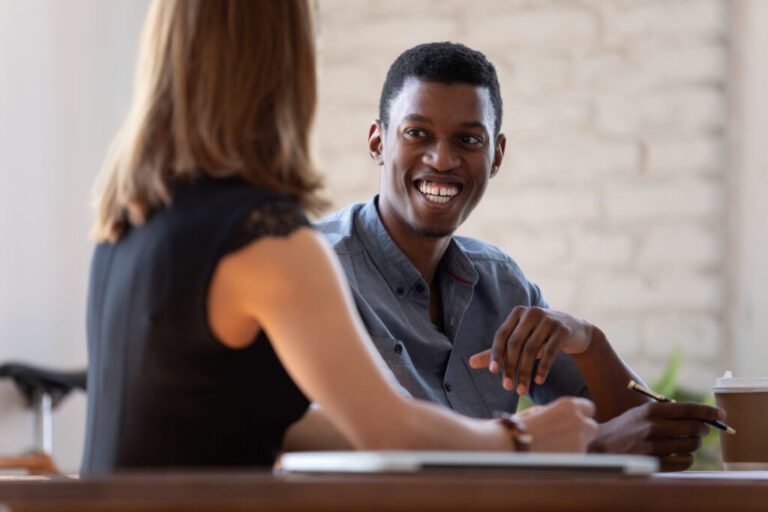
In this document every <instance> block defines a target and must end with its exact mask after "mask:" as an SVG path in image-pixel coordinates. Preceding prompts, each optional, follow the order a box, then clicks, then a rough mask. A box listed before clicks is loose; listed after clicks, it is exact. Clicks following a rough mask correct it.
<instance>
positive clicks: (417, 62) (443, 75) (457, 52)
mask: <svg viewBox="0 0 768 512" xmlns="http://www.w3.org/2000/svg"><path fill="white" fill-rule="evenodd" d="M409 77H414V78H417V79H418V80H422V81H425V82H437V83H441V84H449V85H450V84H454V83H463V84H470V85H476V86H481V87H487V88H488V91H489V92H490V96H491V104H492V105H493V111H494V114H495V121H494V127H493V128H494V131H495V133H494V135H498V134H499V130H500V129H501V92H500V91H499V78H498V77H497V76H496V68H494V67H493V64H491V63H490V61H489V60H488V59H487V58H486V57H485V55H483V54H482V53H480V52H478V51H477V50H473V49H471V48H468V47H466V46H464V45H463V44H458V43H449V42H445V43H426V44H420V45H418V46H414V47H413V48H411V49H410V50H406V51H404V52H403V53H401V54H400V56H399V57H398V58H397V59H395V62H393V63H392V65H391V66H390V67H389V71H388V72H387V78H386V80H384V87H383V88H382V90H381V98H380V99H379V119H380V120H381V122H382V123H383V124H384V126H385V127H386V126H388V125H389V108H390V103H392V100H393V99H394V98H395V97H396V96H397V95H398V94H399V93H400V91H401V90H402V88H403V84H404V83H405V80H406V79H407V78H409Z"/></svg>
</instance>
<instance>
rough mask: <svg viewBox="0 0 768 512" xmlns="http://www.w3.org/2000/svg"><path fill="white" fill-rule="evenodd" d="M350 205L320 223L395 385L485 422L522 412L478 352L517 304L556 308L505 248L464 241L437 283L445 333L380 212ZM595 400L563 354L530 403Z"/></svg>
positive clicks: (454, 246)
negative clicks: (473, 359) (475, 360)
mask: <svg viewBox="0 0 768 512" xmlns="http://www.w3.org/2000/svg"><path fill="white" fill-rule="evenodd" d="M376 201H377V197H374V198H373V199H371V201H369V202H368V203H367V204H355V205H352V206H349V207H347V208H345V209H343V210H341V211H339V212H337V213H335V214H333V215H331V216H330V217H327V218H325V219H323V220H322V221H320V222H318V223H317V224H316V227H317V228H318V229H319V230H320V231H321V232H322V233H324V234H325V236H326V237H327V238H328V240H329V241H330V243H331V244H332V245H333V248H334V249H335V251H336V254H337V255H338V257H339V259H340V260H341V264H342V266H343V267H344V270H345V272H346V275H347V279H348V280H349V284H350V287H351V288H352V293H353V295H354V298H355V301H356V302H357V307H358V310H359V312H360V315H361V316H362V318H363V321H364V322H365V325H366V327H367V328H368V332H369V334H370V335H371V338H372V339H373V342H374V343H375V344H376V348H378V350H379V352H380V353H381V355H382V357H383V358H384V360H385V361H386V363H387V365H388V366H389V368H390V370H391V372H392V374H393V377H394V380H395V381H396V382H397V383H399V385H400V386H401V389H403V390H404V392H406V393H407V394H409V395H411V396H413V397H415V398H421V399H425V400H430V401H432V402H437V403H440V404H443V405H445V406H448V407H450V408H452V409H454V410H455V411H458V412H460V413H463V414H466V415H468V416H474V417H478V418H488V417H491V416H492V414H493V413H494V411H500V410H503V411H511V412H514V411H515V409H516V407H517V401H518V397H517V394H516V393H515V392H514V391H506V390H504V389H503V388H502V386H501V376H500V374H496V375H494V374H491V373H490V372H489V371H488V370H487V369H479V370H473V369H471V368H470V367H469V361H468V359H469V357H470V356H471V355H472V354H475V353H477V352H480V351H482V350H485V349H487V348H490V346H491V343H492V342H493V337H494V334H495V333H496V330H497V329H498V328H499V327H500V326H501V324H502V322H503V321H504V320H505V319H506V318H507V316H508V315H509V313H510V312H511V311H512V309H513V308H514V307H515V306H518V305H523V306H540V307H547V303H546V301H545V300H544V298H543V297H542V296H541V292H540V291H539V288H538V286H536V285H535V284H533V283H531V282H530V281H528V280H527V279H526V278H525V276H524V275H523V273H522V271H521V270H520V268H519V267H518V266H517V264H516V263H515V262H514V261H513V260H512V258H510V257H509V256H508V255H507V254H505V253H504V252H502V251H501V250H500V249H498V248H497V247H495V246H493V245H491V244H488V243H486V242H482V241H480V240H475V239H472V238H467V237H460V236H455V237H453V238H452V240H451V242H450V244H449V246H448V249H447V250H446V252H445V255H444V256H443V259H442V261H441V263H440V265H439V267H438V270H437V273H436V275H435V278H436V279H437V283H438V284H439V287H440V292H441V294H442V303H443V316H444V319H443V330H444V332H440V331H439V330H438V329H437V328H436V327H435V326H434V325H433V324H432V321H431V320H430V316H429V286H427V283H426V282H425V281H424V280H423V279H422V277H421V274H420V273H419V271H418V270H416V268H415V267H414V266H413V264H412V263H411V262H410V260H408V258H407V257H406V256H405V255H404V254H403V253H402V251H401V250H400V248H399V247H398V246H397V245H396V244H395V242H394V241H393V240H392V238H391V237H390V236H389V233H388V232H387V230H386V229H385V228H384V224H382V222H381V219H380V218H379V214H378V211H377V208H376ZM565 395H571V396H589V395H588V391H587V387H586V384H585V383H584V380H583V378H582V376H581V373H580V372H579V370H578V369H577V368H576V365H575V364H574V362H573V360H572V359H571V358H570V357H569V356H567V355H565V354H559V355H558V357H557V359H556V360H555V363H554V365H553V367H552V369H551V370H550V374H549V377H548V378H547V382H546V383H545V384H544V385H541V386H536V385H534V386H533V387H532V389H531V397H532V398H533V400H534V402H536V403H540V404H541V403H547V402H550V401H552V400H554V399H555V398H557V397H560V396H565Z"/></svg>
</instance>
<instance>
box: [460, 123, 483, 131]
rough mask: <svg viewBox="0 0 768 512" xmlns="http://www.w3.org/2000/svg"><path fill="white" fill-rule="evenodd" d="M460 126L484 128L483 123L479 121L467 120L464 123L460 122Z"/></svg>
mask: <svg viewBox="0 0 768 512" xmlns="http://www.w3.org/2000/svg"><path fill="white" fill-rule="evenodd" d="M461 126H463V127H464V128H481V129H483V130H485V125H484V124H483V123H481V122H480V121H467V122H466V123H461Z"/></svg>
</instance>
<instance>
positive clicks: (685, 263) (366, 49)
mask: <svg viewBox="0 0 768 512" xmlns="http://www.w3.org/2000/svg"><path fill="white" fill-rule="evenodd" d="M320 10H321V22H322V32H323V36H322V49H321V74H320V77H321V98H320V112H319V125H318V135H319V137H318V138H319V144H320V154H321V157H322V162H323V164H324V167H325V169H326V170H327V171H328V185H329V195H330V197H331V199H332V200H333V202H334V204H335V205H336V206H339V207H340V206H343V205H345V204H347V203H350V202H353V201H364V200H366V199H367V198H368V197H369V196H370V195H372V194H373V193H375V191H376V189H377V187H378V168H377V167H375V166H374V165H373V164H372V163H371V162H370V160H369V158H368V154H367V148H366V144H365V142H366V137H367V130H368V125H369V123H370V121H371V120H372V119H373V118H375V117H376V116H377V108H378V96H379V93H380V88H381V84H382V82H383V79H384V75H385V73H386V71H387V68H388V66H389V64H390V63H391V62H392V60H393V59H394V58H395V57H396V56H397V55H398V54H399V53H400V52H401V51H403V50H405V49H406V48H409V47H410V46H413V45H415V44H418V43H421V42H428V41H437V40H452V41H458V42H463V43H465V44H468V45H469V46H472V47H474V48H476V49H479V50H481V51H483V52H484V53H485V54H486V55H487V56H488V57H489V58H490V59H491V60H492V61H493V62H494V63H495V65H496V67H497V70H498V72H499V77H500V80H501V86H502V95H503V99H504V105H505V119H504V125H503V131H504V132H505V133H506V134H507V135H508V138H509V141H508V146H507V148H508V150H507V155H506V158H505V162H504V165H503V166H502V169H501V172H500V173H499V175H498V176H497V177H496V178H495V179H494V180H492V181H491V186H490V187H489V190H488V194H487V196H486V198H485V199H484V202H483V203H482V204H481V205H480V206H479V207H478V208H477V210H476V212H475V213H474V214H473V216H472V217H471V218H470V219H469V221H468V222H467V223H466V225H465V226H464V227H463V229H462V232H463V233H464V234H469V235H472V236H477V237H480V238H484V239H487V240H489V241H491V242H493V243H496V244H498V245H499V246H501V247H502V248H504V249H505V250H507V251H508V252H509V253H510V254H511V255H512V256H513V257H514V258H516V259H517V260H518V262H519V263H520V264H521V266H522V267H523V269H524V270H526V271H527V272H528V274H529V275H530V276H531V277H532V278H533V279H535V280H536V281H537V282H538V283H539V284H540V285H541V287H542V289H543V291H544V293H545V295H546V297H547V298H548V299H549V300H550V302H551V303H552V305H553V306H554V307H559V308H562V309H566V310H569V311H572V312H574V313H576V314H579V315H582V316H584V317H585V318H588V319H590V320H592V321H594V322H595V323H597V324H598V325H601V326H602V327H603V328H604V330H605V331H606V332H607V333H608V334H609V336H610V338H611V339H612V341H613V343H614V345H615V346H616V347H617V349H618V350H619V351H620V352H621V353H622V354H623V355H624V356H625V357H626V358H627V359H628V360H629V362H630V363H632V364H633V365H635V366H637V367H638V369H640V370H641V371H643V372H644V373H646V375H647V377H648V378H649V380H653V379H654V378H656V377H657V376H658V375H659V374H660V373H661V368H662V366H663V364H664V363H665V362H666V360H667V359H668V358H669V356H670V354H671V353H672V351H673V350H674V349H675V347H680V348H681V349H682V350H683V352H684V363H683V378H684V379H685V382H686V384H688V385H689V387H695V388H699V389H704V388H706V387H707V386H708V385H709V383H710V381H711V380H712V378H713V377H714V376H715V375H716V374H717V373H719V372H720V371H721V370H722V369H723V368H722V367H723V366H724V365H727V364H728V362H727V359H724V356H726V355H727V353H726V351H725V350H724V349H723V346H724V344H723V336H724V334H723V333H724V327H723V320H722V319H723V316H724V315H723V307H724V306H723V302H724V300H723V294H724V282H723V277H722V276H723V265H724V263H723V260H724V256H723V253H724V249H723V240H724V235H723V232H722V230H723V225H724V216H725V209H724V204H723V198H724V181H725V180H724V167H725V155H726V153H725V140H726V139H725V129H726V114H727V112H726V96H725V89H726V87H727V86H728V84H727V82H726V79H727V76H728V75H727V71H726V70H727V68H726V66H727V52H728V46H727V40H728V34H727V30H726V14H727V13H726V10H727V2H726V1H725V0H631V1H630V0H579V1H563V0H537V1H529V0H478V1H475V2H464V1H460V0H448V1H446V0H425V1H422V2H417V3H413V2H410V1H409V0H390V1H388V2H378V1H374V0H368V1H349V0H321V2H320Z"/></svg>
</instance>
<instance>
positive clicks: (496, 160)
mask: <svg viewBox="0 0 768 512" xmlns="http://www.w3.org/2000/svg"><path fill="white" fill-rule="evenodd" d="M506 148H507V138H506V137H505V136H504V134H503V133H500V134H499V135H498V136H497V137H496V144H495V146H494V148H493V164H492V166H491V178H493V177H494V176H496V173H497V172H499V169H500V168H501V161H502V160H504V150H506Z"/></svg>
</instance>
